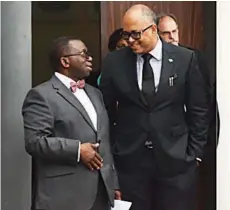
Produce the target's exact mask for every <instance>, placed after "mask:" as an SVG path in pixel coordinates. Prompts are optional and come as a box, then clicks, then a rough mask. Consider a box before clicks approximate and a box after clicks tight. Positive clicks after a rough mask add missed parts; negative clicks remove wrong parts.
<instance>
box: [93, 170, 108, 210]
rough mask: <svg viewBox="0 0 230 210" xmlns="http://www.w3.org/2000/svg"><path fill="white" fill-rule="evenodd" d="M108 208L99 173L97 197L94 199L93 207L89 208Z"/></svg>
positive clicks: (98, 209)
mask: <svg viewBox="0 0 230 210" xmlns="http://www.w3.org/2000/svg"><path fill="white" fill-rule="evenodd" d="M109 209H110V205H109V198H108V194H107V191H106V188H105V185H104V182H103V180H102V177H101V174H100V176H99V183H98V191H97V197H96V199H95V202H94V205H93V207H92V208H91V209H90V210H109Z"/></svg>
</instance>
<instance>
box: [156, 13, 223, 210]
mask: <svg viewBox="0 0 230 210" xmlns="http://www.w3.org/2000/svg"><path fill="white" fill-rule="evenodd" d="M157 27H158V33H159V35H160V37H161V38H162V39H163V40H164V41H166V42H168V43H171V44H174V45H178V46H181V47H186V46H183V45H181V44H179V26H178V22H177V19H176V17H175V16H174V15H173V14H167V13H161V14H159V15H158V17H157ZM186 48H188V49H190V50H193V51H194V52H195V54H196V56H197V60H198V64H199V69H200V71H201V73H202V75H203V77H204V79H205V81H206V84H207V87H208V90H209V95H210V109H209V120H210V121H209V122H210V123H209V125H210V127H209V132H208V142H207V144H206V147H205V153H204V154H205V155H204V157H203V161H202V165H201V168H200V172H201V176H200V185H201V186H202V188H201V189H200V194H201V196H200V199H201V204H200V206H201V208H202V209H207V210H211V209H215V197H216V192H215V187H216V177H215V174H216V165H215V163H216V147H217V145H218V138H219V129H220V119H219V112H218V106H217V101H216V81H215V80H216V79H215V77H213V78H212V77H211V71H210V68H209V67H208V63H207V62H206V59H205V56H204V54H203V53H202V52H201V51H199V50H197V49H193V48H191V47H186ZM203 206H204V207H203Z"/></svg>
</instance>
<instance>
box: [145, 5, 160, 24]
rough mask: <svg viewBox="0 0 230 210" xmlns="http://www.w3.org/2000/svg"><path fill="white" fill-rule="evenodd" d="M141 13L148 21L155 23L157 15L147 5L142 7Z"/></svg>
mask: <svg viewBox="0 0 230 210" xmlns="http://www.w3.org/2000/svg"><path fill="white" fill-rule="evenodd" d="M142 14H143V16H145V17H146V18H147V20H148V21H149V22H152V23H155V24H156V23H157V16H156V14H155V12H154V11H153V10H152V9H150V8H149V7H147V6H146V7H143V8H142Z"/></svg>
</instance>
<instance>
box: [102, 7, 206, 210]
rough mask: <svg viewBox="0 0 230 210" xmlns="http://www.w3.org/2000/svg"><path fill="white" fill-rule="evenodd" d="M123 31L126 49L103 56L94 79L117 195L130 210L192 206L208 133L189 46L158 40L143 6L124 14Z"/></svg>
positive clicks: (148, 11) (203, 100) (187, 208)
mask: <svg viewBox="0 0 230 210" xmlns="http://www.w3.org/2000/svg"><path fill="white" fill-rule="evenodd" d="M123 30H124V31H123V38H124V39H125V40H127V42H128V45H129V47H126V48H124V49H121V50H119V51H115V52H112V53H110V54H108V55H107V57H106V58H105V59H104V62H103V65H102V78H101V85H100V88H101V90H102V94H103V97H104V102H105V105H106V108H107V110H108V114H109V117H110V120H111V137H112V150H113V154H114V159H115V165H116V168H117V171H118V178H119V184H120V189H121V193H122V198H123V199H124V200H130V201H132V202H133V205H132V207H131V210H140V209H144V210H171V209H175V210H194V208H195V192H196V177H197V165H198V162H199V161H200V160H201V159H202V157H203V147H204V145H205V144H206V140H207V131H208V94H207V90H206V86H205V84H204V80H203V77H202V75H201V74H200V71H199V69H198V65H197V61H196V58H195V55H194V52H193V51H190V50H188V49H185V48H181V47H177V46H174V45H171V44H167V43H165V42H163V41H161V40H160V39H159V37H158V33H157V26H156V16H155V14H154V12H153V11H152V10H151V9H150V8H148V7H147V6H145V5H134V6H133V7H131V8H130V9H129V10H128V11H127V12H126V13H125V16H124V18H123ZM185 106H186V110H187V112H185V109H184V107H185Z"/></svg>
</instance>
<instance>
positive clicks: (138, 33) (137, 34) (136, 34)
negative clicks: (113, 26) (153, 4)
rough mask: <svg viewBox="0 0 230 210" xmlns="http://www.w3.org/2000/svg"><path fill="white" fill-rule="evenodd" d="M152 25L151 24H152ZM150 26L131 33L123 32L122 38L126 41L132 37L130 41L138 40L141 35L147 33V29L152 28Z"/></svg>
mask: <svg viewBox="0 0 230 210" xmlns="http://www.w3.org/2000/svg"><path fill="white" fill-rule="evenodd" d="M152 25H153V24H152ZM152 25H150V26H148V27H147V28H144V29H143V30H141V31H131V32H128V31H123V32H122V34H121V35H122V38H123V39H124V40H126V41H128V40H129V37H132V39H135V40H138V39H140V38H141V35H142V34H143V33H144V32H145V31H147V30H148V29H149V28H151V27H152Z"/></svg>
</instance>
